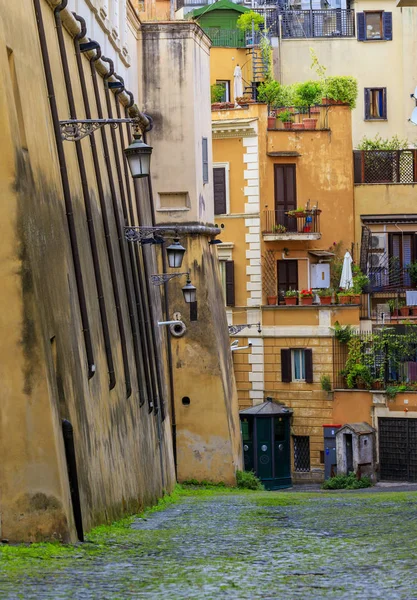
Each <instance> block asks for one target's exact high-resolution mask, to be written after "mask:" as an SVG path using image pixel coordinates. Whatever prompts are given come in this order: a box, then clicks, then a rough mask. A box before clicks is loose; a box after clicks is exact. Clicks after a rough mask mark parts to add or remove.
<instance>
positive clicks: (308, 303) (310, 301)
mask: <svg viewBox="0 0 417 600" xmlns="http://www.w3.org/2000/svg"><path fill="white" fill-rule="evenodd" d="M312 304H313V298H311V297H310V298H301V305H302V306H311V305H312Z"/></svg>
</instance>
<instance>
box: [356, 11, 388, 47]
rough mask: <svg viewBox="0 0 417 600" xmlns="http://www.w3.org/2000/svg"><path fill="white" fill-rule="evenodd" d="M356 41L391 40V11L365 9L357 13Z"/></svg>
mask: <svg viewBox="0 0 417 600" xmlns="http://www.w3.org/2000/svg"><path fill="white" fill-rule="evenodd" d="M356 19H357V31H358V41H360V42H371V41H375V40H376V41H379V40H385V41H389V40H392V13H390V12H385V11H383V10H379V11H366V12H361V13H357V15H356Z"/></svg>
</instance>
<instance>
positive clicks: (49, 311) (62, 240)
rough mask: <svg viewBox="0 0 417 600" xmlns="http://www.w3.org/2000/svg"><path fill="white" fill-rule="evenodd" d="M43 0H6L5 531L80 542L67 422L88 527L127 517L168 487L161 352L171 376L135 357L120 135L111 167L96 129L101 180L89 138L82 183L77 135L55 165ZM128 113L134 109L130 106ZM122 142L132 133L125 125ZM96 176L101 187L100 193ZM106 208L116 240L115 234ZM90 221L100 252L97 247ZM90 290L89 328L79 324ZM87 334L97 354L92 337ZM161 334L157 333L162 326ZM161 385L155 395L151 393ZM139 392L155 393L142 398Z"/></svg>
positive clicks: (63, 103)
mask: <svg viewBox="0 0 417 600" xmlns="http://www.w3.org/2000/svg"><path fill="white" fill-rule="evenodd" d="M34 7H35V8H36V7H37V4H36V1H35V2H33V3H30V7H29V10H28V5H27V3H24V4H23V3H14V4H10V3H8V2H6V1H5V0H1V1H0V45H1V47H2V52H1V53H0V71H1V77H0V120H1V126H2V131H3V132H4V136H3V146H2V152H3V154H2V161H1V166H0V185H1V186H2V203H1V208H0V211H1V215H0V219H1V222H2V244H1V248H0V252H1V261H0V262H1V264H2V283H3V288H2V294H1V295H0V302H1V311H0V313H1V315H2V317H1V321H0V323H1V336H0V340H1V342H0V354H1V361H0V362H1V367H0V369H1V375H2V381H3V385H2V391H1V403H0V406H1V409H0V453H1V456H2V457H3V459H2V461H1V465H0V493H1V497H0V510H1V513H2V532H1V533H2V537H5V538H9V539H10V540H22V539H26V540H35V539H40V538H44V537H45V538H48V537H49V538H50V537H55V538H58V539H64V540H68V539H74V537H75V533H74V525H73V517H72V509H71V500H70V494H69V485H68V475H67V468H66V463H65V455H64V448H63V442H62V433H61V419H62V418H67V419H69V420H70V421H71V423H72V425H73V427H74V439H75V450H76V459H77V465H78V477H79V488H80V496H81V508H82V518H83V525H84V528H85V529H89V528H91V526H93V525H94V524H97V523H99V522H103V521H111V520H113V519H114V518H117V517H119V516H121V515H122V514H123V513H124V512H126V511H130V512H133V511H136V510H138V509H139V508H140V507H142V506H144V505H145V504H147V503H149V502H151V501H153V500H155V499H156V498H157V496H158V495H160V494H161V493H162V488H163V487H165V488H167V489H171V487H172V486H173V484H174V472H173V461H172V448H171V433H170V420H169V417H167V418H166V419H165V421H164V422H163V423H160V425H161V427H162V430H161V444H159V443H158V435H157V431H158V420H159V419H160V417H161V412H159V413H158V414H157V413H156V411H155V410H152V412H150V410H149V409H150V408H151V405H150V402H153V401H155V400H159V401H160V402H161V401H165V403H166V402H167V390H166V385H165V379H166V378H165V375H164V372H163V370H162V369H163V364H162V358H161V357H159V358H158V359H157V361H158V365H159V369H161V372H160V374H161V381H162V384H161V387H160V388H159V391H158V390H156V388H154V389H150V388H149V386H148V383H147V382H145V381H144V379H143V376H142V370H143V369H145V368H146V365H147V364H148V362H147V360H148V359H146V358H143V357H144V356H145V355H142V358H140V356H141V355H140V354H139V355H138V357H137V358H138V360H137V361H135V360H134V357H135V350H134V345H135V339H134V338H135V333H136V335H137V333H138V332H142V333H143V334H144V336H145V338H146V342H147V343H148V344H151V341H150V338H149V337H147V336H149V335H150V331H151V330H150V329H149V328H148V329H146V331H145V329H143V325H141V324H140V315H138V314H136V312H134V313H132V314H131V316H130V315H129V313H130V310H129V306H128V304H129V302H131V301H132V299H133V282H134V279H135V277H136V276H137V273H138V272H141V271H138V270H137V268H136V269H135V268H133V267H134V264H136V262H135V261H136V259H135V258H133V257H132V255H131V254H130V253H129V251H128V250H127V246H126V245H125V244H126V243H125V242H124V241H123V237H121V238H120V243H119V241H118V238H119V237H120V236H119V235H118V233H117V226H116V224H117V223H118V226H120V225H122V224H123V217H124V211H125V210H126V211H127V213H128V214H130V215H131V216H133V217H134V220H136V221H138V216H137V211H136V201H135V194H134V190H133V186H132V182H131V179H130V177H126V178H123V173H125V172H124V163H123V158H122V154H121V148H122V142H121V140H120V138H119V134H118V137H116V138H114V139H113V138H112V136H111V135H110V133H109V132H106V133H105V134H104V137H105V138H106V139H107V144H108V148H109V152H108V154H109V157H110V158H109V161H110V162H109V163H108V164H106V163H105V160H104V154H105V152H104V147H103V140H104V137H103V138H102V136H101V135H100V134H98V133H96V134H95V136H94V140H95V143H96V146H97V156H98V168H99V170H100V176H99V177H96V173H95V170H94V167H93V160H92V151H91V140H90V139H88V138H87V139H85V140H83V141H82V142H81V144H80V146H81V151H82V153H83V164H84V166H85V172H86V180H85V184H84V186H82V185H81V181H80V171H79V163H78V160H77V155H76V146H75V144H74V143H73V142H64V157H63V160H61V163H60V162H59V160H58V156H57V145H56V141H55V137H54V131H53V123H52V118H51V111H50V107H49V103H48V91H47V89H46V85H45V75H44V70H43V62H42V56H41V52H40V46H39V37H38V31H37V26H36V19H35V12H34ZM39 7H40V9H41V14H42V18H43V21H44V26H45V32H46V40H45V42H46V46H47V49H48V54H49V58H50V63H51V75H52V81H53V84H54V88H55V98H56V102H57V108H58V114H59V117H60V118H61V119H65V118H68V100H67V96H66V90H65V84H64V80H63V70H62V65H61V60H60V52H59V48H58V45H57V30H56V23H55V21H54V16H53V12H52V11H51V9H50V7H49V5H48V4H47V2H45V1H44V0H42V1H41V2H40V5H39ZM67 16H68V13H67V12H65V13H62V17H63V19H64V20H65V19H66V18H67ZM64 42H65V47H66V53H67V56H68V61H69V70H70V73H71V82H72V87H73V92H74V102H75V109H76V111H77V113H78V114H79V115H80V116H82V117H83V116H84V115H85V107H84V104H83V100H82V95H81V88H80V80H79V78H78V69H77V64H76V61H75V52H74V41H73V39H72V37H71V36H70V35H69V34H68V33H67V32H66V31H64ZM103 66H105V65H103ZM82 68H83V71H84V74H85V78H86V86H87V88H86V89H87V94H88V97H89V101H90V107H91V110H92V112H93V115H94V116H96V115H97V106H96V101H95V97H94V92H93V86H92V78H91V71H90V65H89V61H88V58H87V57H86V56H83V57H82ZM13 80H15V81H13ZM97 80H98V92H99V98H100V101H101V104H102V107H103V111H104V114H105V115H107V114H108V111H107V108H106V96H105V90H104V85H103V80H102V78H101V76H99V75H98V76H97ZM13 88H14V93H12V92H11V90H12V89H13ZM28 90H30V101H29V100H28V97H27V94H28ZM50 95H51V94H50ZM109 101H110V107H111V109H112V111H113V113H114V116H116V107H117V104H116V98H115V97H114V95H113V94H111V93H110V95H109ZM122 110H123V112H124V109H123V107H122ZM124 138H125V141H126V140H127V136H126V131H125V132H124ZM117 160H119V161H120V165H121V173H122V178H121V179H120V178H119V177H118V176H117V169H116V163H117ZM65 167H66V171H67V175H68V181H67V183H68V188H67V192H69V193H67V195H66V196H64V192H63V189H64V188H63V180H62V179H61V174H62V176H63V177H64V172H65ZM97 181H100V182H101V184H102V186H103V189H102V195H100V189H99V187H98V185H97ZM138 191H139V195H140V197H141V199H142V200H141V202H142V204H143V205H144V206H145V205H146V204H148V202H149V200H148V195H147V194H148V190H147V186H146V182H145V183H141V184H140V186H139V189H138ZM128 197H129V198H131V199H132V206H131V210H130V209H129V208H128V206H127V204H128ZM65 199H66V204H65V202H64V200H65ZM87 200H89V202H90V207H91V220H89V224H90V229H88V227H87V218H86V206H87ZM68 201H69V202H70V203H71V204H72V211H70V208H69V204H68ZM72 214H73V216H74V225H75V227H74V229H75V237H76V243H77V246H78V251H79V258H80V265H79V271H78V273H79V274H81V276H82V282H80V280H79V279H78V285H77V280H76V273H75V269H74V264H75V263H74V256H75V255H74V239H75V238H74V236H73V237H72V248H73V250H71V240H70V237H69V233H68V216H69V218H71V215H72ZM105 216H106V217H107V221H108V226H109V234H110V237H109V238H106V236H105V230H104V222H105ZM91 224H93V228H94V236H95V239H96V246H97V248H96V254H95V255H94V251H93V245H92V237H91V236H92V230H91ZM106 239H107V240H110V246H108V245H106ZM110 255H111V256H112V260H114V267H115V277H116V278H115V279H114V278H113V279H112V275H111V272H110V271H111V269H110V266H109V265H110ZM123 255H124V257H123ZM123 262H124V264H125V266H126V270H125V271H124V268H123V266H122V264H123ZM149 268H152V267H151V266H150V267H149ZM98 274H99V275H100V276H101V280H102V285H103V298H104V303H105V307H104V311H105V313H106V317H107V323H108V328H109V332H108V336H107V338H106V340H107V341H106V340H105V334H104V324H103V323H104V321H103V313H101V311H100V307H99V302H98V296H99V294H98V288H97V285H98V284H97V276H98ZM142 274H143V272H142ZM81 284H82V287H83V288H84V294H85V299H86V306H85V310H84V317H85V318H87V322H88V325H89V327H88V330H86V328H85V321H84V322H83V323H82V319H81V310H82V309H81V308H80V307H81V304H80V285H81ZM116 288H117V289H118V290H119V295H120V303H121V304H120V315H119V316H120V319H121V320H120V322H118V316H117V314H116V312H117V307H116V303H115V289H116ZM141 297H142V298H144V297H145V296H143V295H142V296H141ZM151 304H152V306H153V307H154V309H155V313H154V315H155V316H154V317H152V318H151V321H150V322H152V323H154V322H155V320H156V319H157V318H158V315H159V314H160V308H159V307H160V300H159V296H158V295H157V294H155V292H154V291H152V290H151ZM148 306H149V305H148ZM148 314H149V310H148ZM131 319H132V320H131ZM148 319H149V317H148ZM88 336H90V338H91V349H90V351H89V350H88V346H87V344H86V340H87V338H88ZM155 336H157V337H156V339H157V340H158V336H159V332H158V329H157V328H156V329H155ZM160 346H161V340H159V341H157V347H160ZM106 349H107V352H106ZM109 349H110V351H111V353H112V357H113V364H114V382H113V383H114V386H113V387H112V389H109V382H110V381H111V379H109V377H110V376H111V375H112V374H111V373H110V372H109V371H110V369H109V362H108V351H109ZM148 356H149V355H148ZM106 357H107V358H106ZM126 359H127V360H126ZM93 363H94V367H95V368H93ZM128 374H129V378H130V386H131V393H130V386H129V385H128V380H127V375H128ZM153 392H155V393H156V396H159V398H157V397H156V396H153ZM142 400H145V402H144V404H143V406H141V401H142ZM161 465H162V471H161Z"/></svg>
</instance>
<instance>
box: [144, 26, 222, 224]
mask: <svg viewBox="0 0 417 600" xmlns="http://www.w3.org/2000/svg"><path fill="white" fill-rule="evenodd" d="M141 33H142V38H141V39H142V41H141V43H142V49H143V61H142V69H143V99H144V106H145V112H148V113H149V114H150V115H151V116H152V118H153V119H154V124H155V127H154V129H153V131H151V132H150V134H149V138H148V139H149V141H150V144H151V145H152V146H153V148H154V157H153V159H152V160H153V173H154V176H153V188H154V194H155V204H156V211H157V219H158V220H159V222H164V221H167V220H168V221H172V222H178V223H184V222H192V221H193V222H195V221H199V222H203V223H206V222H208V223H212V222H213V193H212V183H213V182H212V147H211V122H210V75H209V69H210V65H209V47H210V41H209V39H208V38H207V36H206V35H205V34H204V33H203V31H202V29H200V27H199V26H198V25H196V24H194V23H188V22H180V21H176V22H169V23H167V22H165V23H157V24H156V23H145V24H144V25H143V27H142V30H141ZM203 137H204V138H207V140H208V172H209V181H208V183H206V184H204V183H203V165H202V138H203ZM170 194H176V197H174V196H169V195H170ZM169 202H171V203H172V210H168V209H167V206H168V204H167V203H169ZM169 206H171V204H170V205H169Z"/></svg>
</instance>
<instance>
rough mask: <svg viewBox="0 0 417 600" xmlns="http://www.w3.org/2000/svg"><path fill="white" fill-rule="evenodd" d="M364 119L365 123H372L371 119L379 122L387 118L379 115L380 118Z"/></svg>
mask: <svg viewBox="0 0 417 600" xmlns="http://www.w3.org/2000/svg"><path fill="white" fill-rule="evenodd" d="M364 121H365V122H366V123H372V121H377V122H378V123H379V122H380V121H388V119H387V118H383V117H381V118H375V119H364Z"/></svg>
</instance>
